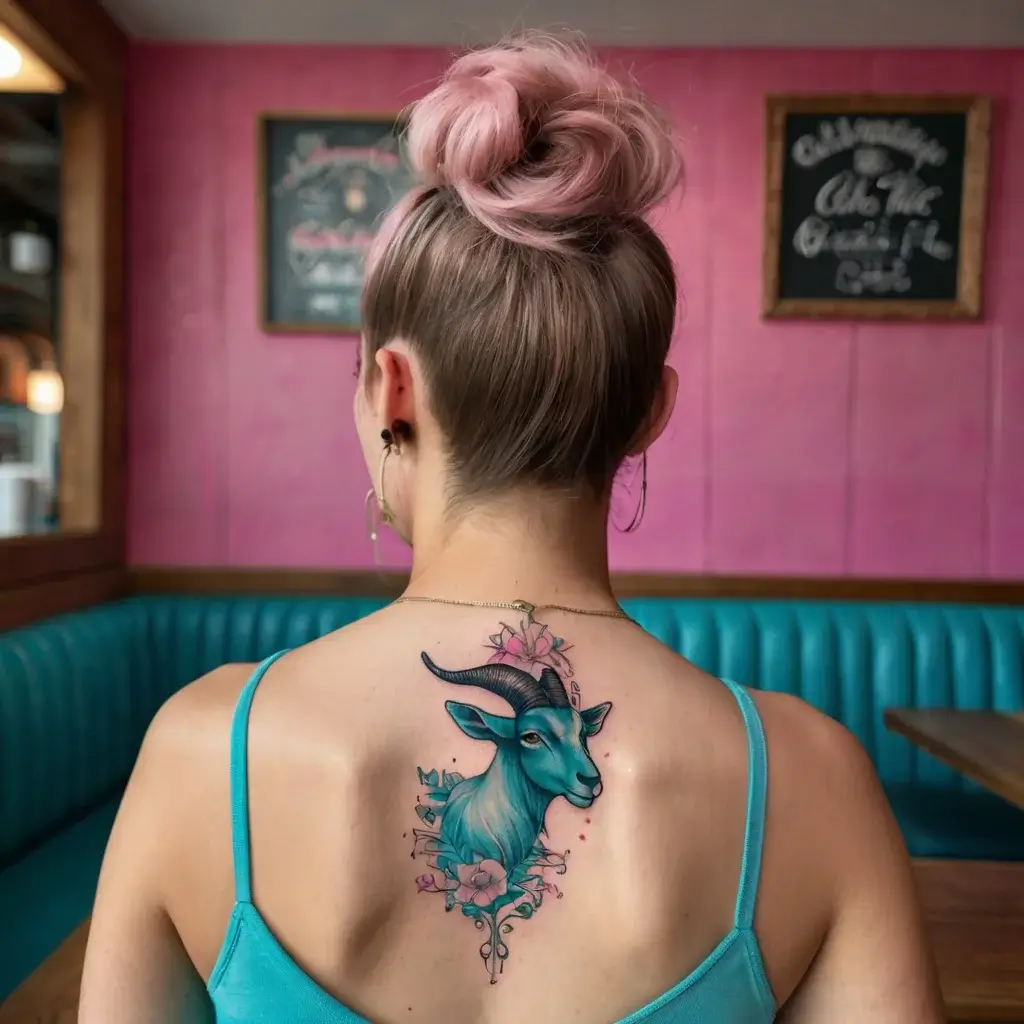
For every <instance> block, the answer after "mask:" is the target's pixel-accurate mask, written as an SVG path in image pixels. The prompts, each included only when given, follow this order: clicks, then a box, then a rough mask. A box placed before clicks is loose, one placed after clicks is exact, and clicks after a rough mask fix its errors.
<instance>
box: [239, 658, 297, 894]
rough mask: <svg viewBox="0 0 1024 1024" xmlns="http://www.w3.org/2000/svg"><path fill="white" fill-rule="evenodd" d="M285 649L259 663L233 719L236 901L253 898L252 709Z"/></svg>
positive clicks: (240, 698)
mask: <svg viewBox="0 0 1024 1024" xmlns="http://www.w3.org/2000/svg"><path fill="white" fill-rule="evenodd" d="M287 653H288V652H287V651H286V650H285V651H278V652H277V653H276V654H272V655H271V656H270V657H269V658H265V659H264V660H263V661H261V662H260V663H259V665H257V666H256V671H255V672H253V674H252V675H251V676H250V677H249V681H248V682H247V683H246V684H245V686H244V687H243V688H242V692H241V693H240V694H239V695H238V703H237V704H236V705H235V713H234V716H233V717H232V719H231V850H232V854H233V857H234V865H235V901H236V902H237V903H249V902H251V900H252V877H251V873H250V869H249V750H248V738H249V712H250V711H251V710H252V699H253V697H254V696H255V695H256V687H257V686H258V685H259V682H260V680H261V679H262V678H263V676H264V675H265V674H266V671H267V669H268V668H270V666H271V665H273V664H274V662H275V661H277V659H278V658H280V657H281V656H282V655H283V654H287Z"/></svg>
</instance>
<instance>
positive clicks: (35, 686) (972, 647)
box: [0, 597, 1024, 999]
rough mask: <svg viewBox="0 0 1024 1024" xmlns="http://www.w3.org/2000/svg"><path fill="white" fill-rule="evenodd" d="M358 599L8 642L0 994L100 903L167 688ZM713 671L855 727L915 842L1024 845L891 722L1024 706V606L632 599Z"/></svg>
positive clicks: (58, 622) (940, 852)
mask: <svg viewBox="0 0 1024 1024" xmlns="http://www.w3.org/2000/svg"><path fill="white" fill-rule="evenodd" d="M382 603H383V602H381V601H378V600H372V599H357V598H341V597H338V598H333V597H332V598H312V597H311V598H270V597H268V598H251V597H245V598H242V597H239V598H212V597H210V598H204V597H192V598H182V597H141V598H133V599H131V600H127V601H121V602H117V603H113V604H108V605H103V606H100V607H97V608H93V609H89V610H88V611H84V612H79V613H75V614H73V615H66V616H62V617H60V618H57V619H53V620H51V621H47V622H43V623H39V624H37V625H34V626H31V627H28V628H26V629H21V630H18V631H15V632H12V633H8V634H6V635H3V636H0V921H3V922H4V928H2V929H0V999H2V998H3V997H4V996H5V995H6V994H7V992H8V991H9V990H10V989H11V988H13V987H14V985H15V984H16V983H17V982H18V981H19V980H20V979H21V978H22V977H23V976H24V975H25V974H26V973H28V971H30V970H31V969H32V967H33V966H35V964H36V963H38V962H39V961H40V960H42V959H43V958H44V957H45V956H46V955H47V954H48V953H49V952H50V951H51V950H52V949H53V948H54V946H56V944H57V943H58V942H59V941H60V939H61V938H63V936H64V935H65V934H67V932H68V930H69V929H70V928H71V927H73V925H74V924H75V923H76V922H77V921H78V920H79V919H80V918H81V917H82V916H84V914H85V913H87V912H88V907H89V905H90V904H91V901H92V894H93V887H94V886H95V883H96V873H97V870H98V864H99V859H100V857H101V855H102V849H103V844H104V843H105V841H106V836H107V834H108V832H109V828H110V823H111V821H112V817H113V812H114V808H115V806H116V801H117V798H118V796H119V794H120V791H121V789H122V788H123V786H124V783H125V781H126V779H127V777H128V774H129V772H130V770H131V765H132V762H133V760H134V758H135V756H136V753H137V751H138V747H139V744H140V743H141V741H142V736H143V734H144V732H145V729H146V727H147V725H148V723H149V721H150V719H151V718H152V717H153V715H154V713H155V712H156V710H157V708H158V707H159V706H160V704H162V703H163V701H164V700H165V699H166V698H167V697H168V696H170V694H172V693H173V692H174V691H175V690H177V689H179V688H180V687H181V686H183V685H185V684H186V683H187V682H189V681H190V680H191V679H194V678H196V677H197V676H199V675H202V674H203V673H204V672H206V671H208V670H210V669H212V668H214V667H216V666H217V665H220V664H223V663H224V662H229V661H258V660H259V659H261V658H263V657H264V656H266V655H268V654H270V653H272V652H273V651H275V650H279V649H281V648H283V647H294V646H296V645H299V644H302V643H305V642H306V641H308V640H312V639H314V638H315V637H317V636H320V635H322V634H324V633H327V632H329V631H331V630H333V629H337V628H339V627H340V626H343V625H345V624H346V623H348V622H351V621H353V620H355V619H357V618H360V617H361V616H363V615H366V614H368V613H370V612H371V611H373V610H375V609H376V608H378V607H380V605H381V604H382ZM625 604H626V607H627V610H628V611H629V612H630V613H631V614H632V615H633V616H634V617H635V618H636V619H637V620H638V621H639V622H640V623H641V624H642V625H643V626H645V627H646V628H647V629H648V630H650V632H652V633H653V634H654V635H655V636H657V637H659V638H660V639H661V640H663V641H664V642H665V643H667V644H668V645H669V646H671V647H673V648H674V649H676V650H678V651H680V652H681V653H682V654H684V655H686V656H687V657H688V658H690V659H691V660H692V661H694V662H696V663H697V664H698V665H700V666H701V667H703V668H705V669H707V670H708V671H709V672H711V673H713V674H715V675H719V676H726V677H729V678H731V679H735V680H736V681H738V682H741V683H745V684H747V685H749V686H753V687H758V688H762V689H766V690H787V691H790V692H793V693H797V694H799V695H800V696H802V697H804V698H805V699H807V700H808V701H810V702H811V703H812V704H814V705H816V706H817V707H819V708H820V709H821V710H823V711H825V712H827V713H828V714H830V715H833V716H834V717H836V718H838V719H840V720H841V721H842V722H844V723H845V724H846V725H847V726H848V727H849V728H850V729H851V730H852V731H853V732H854V733H856V735H857V736H858V737H859V738H860V740H861V742H862V743H863V744H864V746H865V747H866V748H867V750H868V752H869V753H870V755H871V757H872V758H873V760H874V762H875V764H876V766H877V767H878V770H879V773H880V775H881V777H882V779H883V782H884V783H885V784H886V787H887V791H888V793H889V796H890V800H891V802H892V804H893V807H894V810H895V811H896V814H897V817H898V819H899V821H900V824H901V826H902V827H903V831H904V835H905V836H906V838H907V842H908V845H909V846H910V849H911V852H912V853H915V854H917V855H919V856H969V857H990V858H996V859H1024V814H1022V813H1021V812H1019V811H1017V810H1015V809H1014V808H1011V807H1010V806H1009V805H1006V804H1003V803H1002V802H1001V801H999V800H997V799H996V798H994V797H991V796H990V795H988V794H986V793H983V792H981V791H979V790H978V789H977V788H976V787H974V786H973V785H971V784H970V783H966V782H964V781H963V780H962V779H960V778H959V777H958V776H956V775H955V773H953V772H952V771H951V770H949V769H947V768H945V767H943V766H942V765H940V764H938V763H937V762H935V761H933V760H932V759H930V758H928V757H927V756H926V755H924V754H921V753H919V752H916V751H915V750H914V749H913V748H912V747H911V746H910V744H909V743H907V742H906V741H905V740H902V739H900V738H899V737H897V736H894V735H892V734H890V733H887V732H886V731H885V729H884V728H883V726H882V720H881V715H882V710H883V708H885V707H886V706H890V705H910V706H920V707H930V706H939V707H945V706H952V707H962V708H992V709H996V710H1020V709H1022V708H1024V609H1021V608H1006V609H1003V608H983V607H953V606H935V605H920V606H917V605H872V604H840V603H829V602H784V601H732V600H729V601H724V600H723V601H707V600H682V599H671V598H659V599H638V600H633V601H627V602H625Z"/></svg>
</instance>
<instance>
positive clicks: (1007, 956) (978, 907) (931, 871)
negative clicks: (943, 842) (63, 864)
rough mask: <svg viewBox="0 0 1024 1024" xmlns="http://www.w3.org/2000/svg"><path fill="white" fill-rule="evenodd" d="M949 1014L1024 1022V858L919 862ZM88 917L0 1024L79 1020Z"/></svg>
mask: <svg viewBox="0 0 1024 1024" xmlns="http://www.w3.org/2000/svg"><path fill="white" fill-rule="evenodd" d="M914 871H915V874H916V876H917V884H918V891H919V892H920V895H921V904H922V906H923V908H924V915H925V920H926V921H927V924H928V931H929V935H930V937H931V943H932V948H933V950H934V952H935V959H936V962H937V964H938V968H939V980H940V982H941V984H942V995H943V998H944V1000H945V1003H946V1010H947V1012H948V1014H949V1019H950V1020H951V1021H964V1022H966V1021H971V1022H981V1021H986V1022H991V1021H1016V1022H1018V1024H1019V1022H1024V864H1000V863H987V862H982V861H955V860H933V861H928V860H919V861H915V862H914ZM88 934H89V922H88V921H85V922H83V923H82V924H81V925H80V926H79V927H78V928H77V929H76V930H75V931H74V932H73V933H72V934H71V935H70V936H69V937H68V938H67V939H66V940H65V941H64V944H63V945H62V946H60V947H59V948H58V949H57V950H56V952H54V954H53V955H52V956H51V957H50V958H49V959H48V960H47V961H46V962H45V963H43V964H42V965H41V966H40V967H39V968H38V969H37V970H36V971H35V973H33V974H32V975H31V976H30V977H29V978H27V979H26V980H25V981H24V982H23V983H22V985H21V987H20V988H18V989H17V991H15V992H14V993H13V994H12V995H11V997H10V998H9V999H8V1000H7V1001H6V1002H5V1003H4V1004H3V1005H2V1006H0V1024H75V1021H76V1017H77V1013H78V993H79V989H80V987H81V983H82V962H83V960H84V958H85V942H86V938H87V937H88Z"/></svg>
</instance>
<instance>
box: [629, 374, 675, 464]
mask: <svg viewBox="0 0 1024 1024" xmlns="http://www.w3.org/2000/svg"><path fill="white" fill-rule="evenodd" d="M678 392H679V374H678V373H676V371H675V370H673V369H672V367H671V366H663V367H662V369H661V383H660V384H659V385H658V393H657V395H655V397H654V408H653V409H652V410H651V418H650V419H649V420H648V421H647V425H646V426H645V428H644V430H643V431H642V432H641V434H640V436H639V437H638V438H637V441H636V444H635V445H634V446H633V449H632V451H631V452H630V453H629V454H630V455H642V454H643V453H644V452H645V451H647V449H648V448H650V447H651V445H652V444H654V442H655V441H657V440H658V438H659V437H661V435H662V434H663V433H664V432H665V428H666V427H667V426H668V421H669V420H670V419H671V418H672V411H673V410H674V409H675V407H676V395H677V394H678Z"/></svg>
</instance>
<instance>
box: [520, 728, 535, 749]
mask: <svg viewBox="0 0 1024 1024" xmlns="http://www.w3.org/2000/svg"><path fill="white" fill-rule="evenodd" d="M519 740H520V742H521V743H525V744H526V745H527V746H528V747H535V746H537V744H538V743H540V733H539V732H524V733H523V735H522V736H520V737H519Z"/></svg>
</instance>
